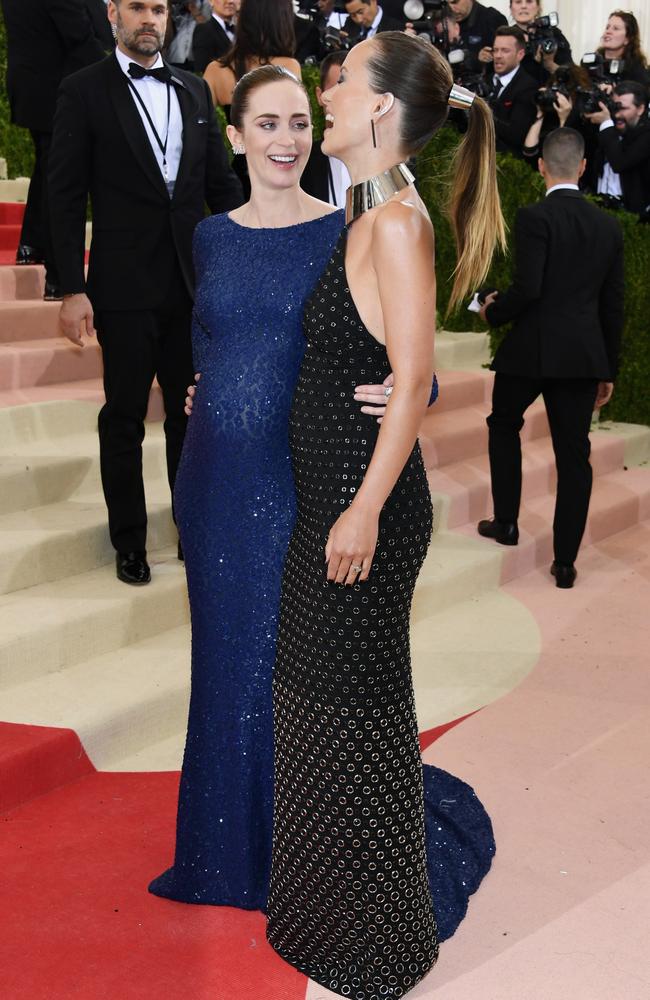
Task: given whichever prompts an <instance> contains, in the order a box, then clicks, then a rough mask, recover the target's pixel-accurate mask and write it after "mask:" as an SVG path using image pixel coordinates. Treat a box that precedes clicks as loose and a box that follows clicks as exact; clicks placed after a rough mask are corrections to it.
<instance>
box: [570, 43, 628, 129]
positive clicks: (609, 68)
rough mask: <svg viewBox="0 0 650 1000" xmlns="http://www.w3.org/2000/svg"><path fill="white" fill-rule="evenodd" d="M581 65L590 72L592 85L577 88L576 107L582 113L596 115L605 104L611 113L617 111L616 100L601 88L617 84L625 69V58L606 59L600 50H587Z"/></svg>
mask: <svg viewBox="0 0 650 1000" xmlns="http://www.w3.org/2000/svg"><path fill="white" fill-rule="evenodd" d="M580 65H581V66H582V67H583V69H586V70H587V72H588V73H589V78H590V80H591V86H590V87H578V88H577V89H576V108H577V110H578V111H579V112H580V114H581V115H595V114H596V113H597V112H598V111H600V105H601V104H604V105H605V107H606V108H607V110H608V111H609V112H610V114H612V115H613V114H614V113H615V112H616V111H617V106H616V100H615V99H614V98H613V97H611V96H610V95H609V94H607V93H605V91H604V90H602V89H601V87H602V84H604V83H608V84H616V83H618V82H619V81H620V79H621V76H622V73H623V70H624V69H625V60H624V59H605V58H603V56H602V55H601V53H600V52H587V53H586V54H585V55H584V56H583V57H582V59H581V60H580Z"/></svg>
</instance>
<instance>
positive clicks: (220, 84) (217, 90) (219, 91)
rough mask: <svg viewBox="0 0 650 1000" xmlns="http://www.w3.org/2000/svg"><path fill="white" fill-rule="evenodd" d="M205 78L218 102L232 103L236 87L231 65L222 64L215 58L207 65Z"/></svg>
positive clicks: (222, 103)
mask: <svg viewBox="0 0 650 1000" xmlns="http://www.w3.org/2000/svg"><path fill="white" fill-rule="evenodd" d="M203 79H204V80H205V81H206V83H207V84H208V85H209V87H210V90H211V91H212V94H213V96H214V97H215V98H216V101H217V104H220V105H224V104H230V101H231V99H232V92H233V90H234V89H235V82H236V81H235V74H234V73H233V71H232V70H231V69H230V67H229V66H222V65H221V63H220V62H219V61H218V60H217V59H215V60H214V61H213V62H211V63H209V64H208V65H207V66H206V69H205V73H204V74H203Z"/></svg>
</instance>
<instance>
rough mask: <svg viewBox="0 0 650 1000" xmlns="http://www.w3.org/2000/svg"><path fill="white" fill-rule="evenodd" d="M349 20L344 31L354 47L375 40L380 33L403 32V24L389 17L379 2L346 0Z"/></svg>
mask: <svg viewBox="0 0 650 1000" xmlns="http://www.w3.org/2000/svg"><path fill="white" fill-rule="evenodd" d="M345 9H346V10H347V12H348V18H347V21H346V22H345V24H344V25H343V30H344V31H345V33H346V34H347V35H349V37H350V41H351V42H352V44H353V45H356V44H357V42H363V41H364V39H366V38H373V37H374V36H375V35H376V34H377V32H378V31H401V30H402V29H403V27H404V24H403V22H401V21H398V20H396V19H393V18H392V17H389V16H388V14H386V13H385V12H384V9H383V7H380V5H379V3H378V2H377V0H346V4H345Z"/></svg>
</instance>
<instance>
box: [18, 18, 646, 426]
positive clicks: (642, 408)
mask: <svg viewBox="0 0 650 1000" xmlns="http://www.w3.org/2000/svg"><path fill="white" fill-rule="evenodd" d="M5 70H6V41H5V32H4V23H3V21H2V18H1V16H0V73H1V74H2V80H3V82H4V75H5ZM303 79H304V82H305V85H306V87H307V90H308V91H309V94H310V98H311V101H312V106H313V113H314V137H315V138H317V139H320V138H321V137H322V134H323V126H324V120H323V112H322V110H321V108H320V107H319V106H318V103H317V101H316V96H315V89H316V86H317V84H318V70H317V69H316V68H314V67H304V70H303ZM221 117H222V116H221ZM221 124H222V127H223V126H225V121H224V120H222V121H221ZM457 142H458V135H457V133H456V132H455V131H454V130H453V129H443V130H442V131H441V132H439V133H438V135H436V136H435V137H434V139H433V140H432V141H431V142H430V143H429V145H428V146H427V148H426V149H425V150H424V151H423V152H422V153H421V155H420V156H419V157H418V163H417V174H418V187H419V190H420V193H421V195H422V197H423V199H424V201H425V202H426V205H427V208H428V209H429V212H430V215H431V218H432V220H433V223H434V226H435V230H436V272H437V277H438V305H439V310H440V313H441V314H444V312H445V310H446V307H447V303H448V301H449V295H450V292H451V275H452V272H453V269H454V264H455V252H454V245H453V240H452V236H451V229H450V226H449V222H448V219H447V217H446V214H445V205H446V203H447V192H448V185H449V179H450V163H451V157H452V155H453V151H454V148H455V146H456V143H457ZM0 156H5V157H6V158H7V161H8V166H9V176H10V177H17V176H29V175H30V173H31V168H32V162H33V155H32V147H31V140H30V137H29V134H28V133H27V132H26V131H25V130H24V129H19V128H15V127H14V126H12V125H11V124H10V123H9V107H8V103H7V99H6V92H5V88H4V86H2V87H1V88H0ZM499 188H500V192H501V202H502V205H503V211H504V215H505V218H506V222H507V224H508V227H509V228H510V230H512V227H513V222H514V217H515V213H516V211H517V209H518V208H519V206H521V205H529V204H530V203H531V202H534V201H538V200H539V198H541V197H542V194H543V190H544V186H543V184H542V180H541V178H540V177H539V176H538V175H537V174H536V173H535V172H534V171H532V170H531V169H530V167H529V166H528V164H527V163H524V162H522V161H521V160H517V159H515V158H513V157H511V156H499ZM617 218H618V219H619V221H620V222H621V224H622V226H623V230H624V234H625V264H626V267H625V277H626V288H625V299H626V301H625V330H624V333H623V352H622V365H621V372H620V375H619V378H618V381H617V383H616V392H615V393H614V397H613V400H612V403H611V404H610V406H609V407H608V408H607V413H606V416H607V417H609V418H610V419H613V420H628V421H631V422H633V423H643V424H650V390H649V387H650V226H640V225H639V224H638V223H637V221H636V218H635V217H634V216H631V215H626V214H620V213H619V214H617ZM511 273H512V260H511V258H510V256H509V255H505V256H504V255H499V256H497V257H496V258H495V261H494V264H493V267H492V270H491V272H490V276H489V279H488V282H489V284H492V285H494V286H495V287H497V288H501V289H503V288H506V287H507V286H508V284H509V283H510V279H511ZM445 327H446V329H448V330H468V331H469V330H482V329H485V327H484V326H483V324H482V323H481V320H480V318H478V317H476V316H475V315H474V314H472V313H468V312H467V311H466V310H465V309H462V310H458V311H457V312H456V313H454V314H452V315H450V316H448V317H447V318H446V319H445ZM504 332H505V331H504V330H497V331H491V333H490V338H491V343H492V347H493V349H495V348H496V346H497V344H498V343H499V341H500V340H501V338H502V337H503V335H504Z"/></svg>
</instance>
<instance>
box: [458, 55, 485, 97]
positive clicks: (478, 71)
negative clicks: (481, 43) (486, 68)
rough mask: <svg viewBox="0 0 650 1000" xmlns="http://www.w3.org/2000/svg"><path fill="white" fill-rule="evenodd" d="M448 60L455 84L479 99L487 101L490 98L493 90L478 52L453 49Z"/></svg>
mask: <svg viewBox="0 0 650 1000" xmlns="http://www.w3.org/2000/svg"><path fill="white" fill-rule="evenodd" d="M447 60H448V62H449V65H450V66H451V72H452V73H453V76H454V82H455V83H460V84H461V86H463V87H466V88H467V89H468V90H471V91H472V93H474V94H476V95H477V96H478V97H483V98H485V99H487V98H488V97H489V96H490V93H491V89H492V88H491V87H490V84H489V82H488V81H487V79H486V78H485V75H484V73H483V69H482V67H481V63H480V62H479V59H478V56H477V54H476V52H472V51H471V49H451V50H450V52H449V54H448V55H447Z"/></svg>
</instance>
